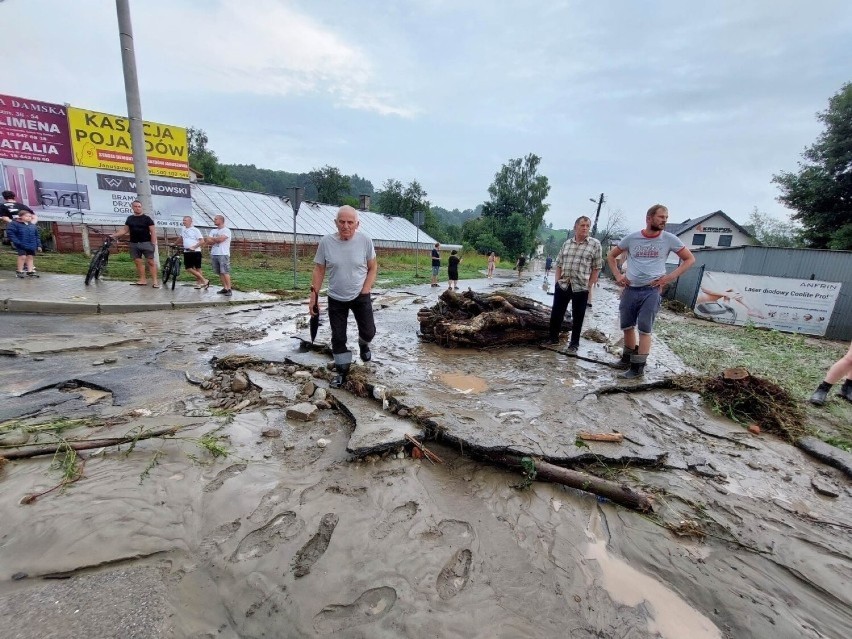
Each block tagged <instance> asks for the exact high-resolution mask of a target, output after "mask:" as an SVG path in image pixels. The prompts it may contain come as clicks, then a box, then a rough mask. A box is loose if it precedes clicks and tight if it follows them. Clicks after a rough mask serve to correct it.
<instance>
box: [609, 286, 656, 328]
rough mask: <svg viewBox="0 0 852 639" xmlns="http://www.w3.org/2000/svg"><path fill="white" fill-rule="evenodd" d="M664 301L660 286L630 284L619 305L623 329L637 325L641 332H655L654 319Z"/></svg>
mask: <svg viewBox="0 0 852 639" xmlns="http://www.w3.org/2000/svg"><path fill="white" fill-rule="evenodd" d="M662 301H663V300H662V296H661V295H660V288H659V287H658V286H628V287H627V288H626V289H624V293H623V294H622V296H621V303H620V304H619V305H618V314H619V316H620V319H621V330H623V331H626V330H627V329H629V328H633V327H634V326H636V327H638V328H639V332H640V333H646V334H651V333H653V332H654V320H655V319H657V312H658V311H659V310H660V305H661V304H662Z"/></svg>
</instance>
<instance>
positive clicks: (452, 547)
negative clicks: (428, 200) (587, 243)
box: [0, 276, 852, 639]
mask: <svg viewBox="0 0 852 639" xmlns="http://www.w3.org/2000/svg"><path fill="white" fill-rule="evenodd" d="M551 282H552V280H551ZM468 284H469V285H471V286H473V287H475V288H477V289H478V290H491V289H493V288H500V287H501V286H506V285H512V286H513V288H512V290H513V292H516V293H520V294H522V295H527V296H531V297H537V298H538V299H541V300H542V301H545V300H546V301H547V303H549V300H550V299H552V298H548V296H547V295H546V291H545V290H543V289H542V287H541V279H540V276H535V277H534V278H530V279H525V280H523V281H522V282H521V283H520V284H518V283H517V280H515V279H510V278H505V279H499V278H498V279H496V280H479V281H475V282H464V283H463V286H462V288H465V285H468ZM440 292H441V289H432V288H430V287H429V286H428V285H427V286H425V287H414V288H411V289H407V290H384V291H381V292H380V293H379V294H378V295H376V296H375V300H374V301H375V308H376V323H377V327H378V335H377V337H376V340H375V342H374V349H373V352H374V357H373V361H372V362H371V363H370V364H369V365H368V366H367V367H366V368H367V371H366V373H367V379H369V381H370V384H371V388H374V391H375V392H374V395H375V396H374V397H373V398H357V397H354V396H353V395H351V394H350V393H347V392H345V391H334V392H331V391H328V390H327V383H326V379H325V376H324V375H323V370H324V366H325V364H326V363H327V362H328V361H330V357H328V356H326V355H324V354H323V353H322V352H317V351H309V350H300V348H299V345H300V340H298V339H294V337H295V338H298V337H302V338H304V337H305V336H306V334H307V328H306V323H305V320H306V313H305V310H306V309H305V306H304V305H303V304H290V303H274V304H262V305H253V306H246V307H230V308H228V309H203V310H200V311H172V312H158V313H137V314H132V315H121V316H117V315H116V316H91V317H88V316H87V317H55V316H54V317H47V316H29V315H11V314H8V315H6V316H5V320H6V321H5V322H4V323H3V326H2V327H0V349H2V350H3V352H7V353H16V355H12V354H9V355H7V356H6V357H4V359H3V363H4V366H3V367H2V370H0V376H2V382H3V384H2V388H3V400H2V404H0V418H2V420H3V423H4V424H7V425H8V424H9V423H10V422H12V421H14V422H15V424H16V428H14V429H11V430H10V429H8V428H7V429H6V431H8V432H4V434H3V435H0V445H5V446H11V445H13V444H14V445H17V444H21V443H23V442H24V441H25V440H26V441H27V442H28V443H33V442H45V441H51V440H55V437H56V435H55V432H56V431H55V430H54V431H49V430H43V432H41V433H36V432H33V431H35V430H38V429H39V428H44V425H46V424H47V425H50V424H53V425H54V426H55V425H56V424H57V420H60V419H64V420H66V427H65V428H63V429H61V436H62V437H65V438H75V437H87V438H93V437H104V436H118V435H123V434H125V433H127V432H130V431H132V432H139V430H138V429H140V428H141V429H152V428H162V427H165V426H179V427H180V430H179V435H178V437H177V438H171V439H168V440H162V439H150V440H146V441H139V442H137V443H136V444H135V446H133V447H132V449H131V448H130V447H129V446H123V447H121V449H120V451H117V450H116V449H115V448H104V449H102V450H93V451H86V452H83V453H81V460H82V459H84V461H85V464H84V466H83V467H82V476H81V477H80V479H79V480H78V481H76V482H74V483H72V484H69V485H68V486H66V487H65V488H64V490H56V491H53V492H51V493H48V494H46V495H44V496H42V497H39V498H38V499H36V500H35V501H33V502H32V503H29V504H22V503H21V499H22V498H24V497H25V496H27V495H33V494H37V493H39V492H42V491H45V490H48V489H49V488H51V487H52V486H54V485H56V484H57V482H59V481H60V480H61V479H62V475H61V473H60V471H58V470H51V469H50V467H51V461H52V460H51V457H50V456H47V457H39V458H33V459H27V460H20V461H14V462H9V463H7V464H5V466H4V467H3V469H2V471H1V472H2V474H0V487H2V490H0V614H2V618H3V630H2V633H0V634H2V636H3V637H22V638H23V637H40V638H41V637H70V636H85V637H92V638H96V637H181V638H182V637H192V638H199V639H200V638H207V637H209V638H213V637H217V638H218V637H234V638H235V637H246V638H259V637H314V636H325V635H331V634H335V636H343V637H507V638H508V637H556V636H560V637H576V638H583V639H586V638H592V637H618V638H628V637H629V638H633V639H640V638H646V637H647V638H651V637H663V638H665V639H682V638H683V637H689V638H690V639H705V638H718V637H725V638H736V639H739V638H745V637H772V638H773V639H786V638H788V637H789V638H791V639H792V638H794V637H795V638H800V637H832V638H841V637H848V636H849V628H852V489H850V483H849V479H848V478H847V477H845V476H844V475H843V474H842V473H841V472H840V471H838V470H835V469H833V468H831V467H828V466H826V465H823V464H821V463H819V462H817V461H815V460H813V459H812V458H810V457H807V456H806V455H805V454H804V453H803V452H802V451H800V450H798V449H797V448H794V447H792V446H790V445H789V444H787V443H785V442H782V441H781V440H778V439H776V438H773V437H771V436H759V437H755V436H752V435H750V434H748V433H747V432H745V431H743V429H742V428H740V427H739V426H737V425H735V424H733V423H731V422H728V421H725V420H723V419H720V418H718V417H716V416H713V415H711V414H710V413H709V412H708V411H706V410H705V408H704V407H703V406H702V404H701V401H700V399H699V398H698V397H697V396H696V395H693V394H690V393H685V392H679V391H660V390H653V391H647V392H640V393H607V392H606V389H608V388H611V387H613V386H614V385H617V384H618V382H616V377H615V375H616V373H617V371H615V370H613V369H611V368H609V367H608V366H606V365H605V364H602V363H597V362H595V361H593V360H600V361H611V360H612V359H614V356H613V355H611V354H610V353H609V352H607V349H608V348H609V349H610V350H611V349H612V347H611V346H610V345H607V344H606V343H598V342H594V341H590V340H583V342H582V344H581V349H580V355H581V357H582V358H580V359H578V358H570V357H566V356H565V355H563V354H561V353H559V352H555V351H552V350H543V349H538V348H536V347H534V346H533V347H517V348H507V349H501V350H496V351H474V350H466V349H445V348H442V347H439V346H436V345H432V344H424V343H422V342H421V341H420V340H419V339H418V337H417V323H416V314H417V310H418V309H419V308H420V307H421V306H424V305H431V304H434V302H435V300H436V297H437V295H438V294H439V293H440ZM615 303H616V302H615V295H614V292H613V291H611V290H609V289H607V288H606V287H604V288H600V289H598V291H596V297H595V301H594V308H593V309H591V313H590V314H589V315H588V316H587V320H586V327H585V328H595V329H598V330H599V331H600V332H601V333H603V334H604V335H606V336H609V337H611V338H612V337H617V331H616V330H615V329H616V328H617V327H616V325H615V321H616V320H615V317H616V315H615ZM327 330H328V327H327V325H324V326H321V327H320V334H319V337H318V341H319V342H324V341H327V339H328V333H327ZM350 341H351V343H354V340H350ZM234 355H242V356H247V357H251V358H254V360H253V361H260V362H263V364H262V365H257V366H254V367H251V368H250V369H247V370H226V371H221V370H214V368H213V366H212V365H211V359H212V358H214V357H216V358H224V357H227V356H234ZM680 370H683V367H682V365H681V364H680V362H679V361H678V360H677V358H675V357H674V356H673V355H672V354H671V352H670V351H668V349H666V348H665V345H664V344H656V345H655V347H654V351H653V352H652V356H651V359H650V361H649V368H648V374H647V376H648V378H649V379H650V380H654V379H661V378H662V377H664V376H665V375H669V374H671V373H672V372H677V371H680ZM244 382H245V385H244ZM199 384H201V385H199ZM235 389H240V390H235ZM389 397H393V398H394V399H395V403H391V404H390V406H389V404H388V398H389ZM297 405H300V406H297ZM401 406H404V409H403V410H399V409H400V407H401ZM294 407H296V408H295V409H294ZM414 415H418V416H421V417H422V416H424V415H425V416H428V420H429V422H430V423H432V424H433V425H436V426H438V427H439V430H440V433H441V436H440V441H431V442H428V443H427V445H428V446H429V447H430V449H432V450H434V452H435V453H437V454H438V455H440V457H441V458H442V459H443V460H444V463H443V464H432V463H430V462H428V461H427V460H425V459H413V458H412V457H411V456H410V448H409V447H405V448H403V445H402V442H403V441H404V434H405V433H414V434H420V432H421V431H422V424H420V423H417V422H416V421H415V420H413V419H412V417H413V416H414ZM87 418H88V419H90V420H91V421H90V422H88V423H83V422H73V421H70V422H69V421H68V420H75V419H87ZM303 418H307V419H308V420H307V421H303ZM38 425H41V426H38ZM134 429H136V430H134ZM581 430H585V431H607V432H610V431H614V430H615V431H618V432H620V433H623V434H624V441H623V442H622V443H620V444H613V443H604V442H588V443H587V444H586V445H578V440H577V433H578V432H579V431H581ZM205 436H206V438H205ZM203 441H207V442H208V444H209V442H211V441H213V442H215V443H216V446H221V447H224V448H225V449H227V455H226V456H224V457H222V456H219V457H216V456H214V453H215V452H216V451H218V450H219V448H217V447H216V446H212V447H211V446H207V447H205V446H204V445H203ZM347 449H349V450H347ZM4 450H7V449H4ZM350 450H354V451H356V452H357V453H358V455H353V454H352V453H351V452H349V451H350ZM382 450H384V452H376V451H382ZM495 451H510V452H517V453H520V454H526V455H535V456H541V457H545V458H547V459H548V460H550V461H554V462H558V463H562V464H566V465H571V466H572V467H578V468H591V469H593V471H594V472H595V473H596V474H599V475H602V476H605V477H607V478H610V479H614V480H616V481H622V482H625V483H627V484H629V485H630V486H632V487H635V488H640V489H643V490H646V491H649V492H651V493H653V495H654V498H655V512H654V513H653V514H646V515H643V514H639V513H636V512H633V511H631V510H628V509H625V508H623V507H619V506H616V505H613V504H612V503H610V502H607V501H605V500H601V499H598V498H596V497H595V496H594V495H590V494H588V493H585V492H582V491H578V490H573V489H569V488H564V487H561V486H557V485H552V484H546V483H542V482H533V483H532V485H530V486H529V487H527V488H525V489H521V488H518V487H517V486H518V485H519V484H521V483H522V477H521V476H520V475H519V474H518V473H515V472H510V471H507V470H503V469H500V468H496V467H494V466H493V465H491V464H489V463H487V462H485V461H483V460H482V458H481V455H483V454H486V453H489V452H495ZM367 453H369V454H367ZM831 495H834V496H831Z"/></svg>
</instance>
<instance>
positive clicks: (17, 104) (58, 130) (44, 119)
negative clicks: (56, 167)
mask: <svg viewBox="0 0 852 639" xmlns="http://www.w3.org/2000/svg"><path fill="white" fill-rule="evenodd" d="M0 158H4V159H9V160H28V161H32V162H51V163H54V164H71V139H70V138H69V136H68V118H67V113H66V112H65V107H64V106H63V105H61V104H51V103H49V102H39V101H38V100H28V99H26V98H17V97H14V96H11V95H2V94H0ZM13 190H14V189H13ZM15 192H16V193H17V191H15Z"/></svg>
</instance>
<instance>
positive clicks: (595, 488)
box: [485, 453, 654, 513]
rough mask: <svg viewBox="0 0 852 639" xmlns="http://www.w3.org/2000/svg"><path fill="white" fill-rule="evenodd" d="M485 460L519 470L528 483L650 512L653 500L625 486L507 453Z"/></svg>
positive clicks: (531, 458)
mask: <svg viewBox="0 0 852 639" xmlns="http://www.w3.org/2000/svg"><path fill="white" fill-rule="evenodd" d="M485 457H486V458H487V459H489V460H490V461H493V462H495V463H498V464H500V465H502V466H506V467H508V468H512V469H515V470H522V471H523V472H524V474H525V477H526V478H527V480H528V481H530V482H531V481H534V480H536V479H544V480H546V481H550V482H553V483H556V484H562V485H563V486H570V487H572V488H576V489H578V490H583V491H585V492H588V493H592V494H595V495H599V496H600V497H605V498H606V499H609V500H610V501H612V502H614V503H616V504H619V505H621V506H627V507H628V508H632V509H633V510H638V511H639V512H643V513H649V512H653V510H654V500H653V497H652V496H651V495H649V494H647V493H644V492H642V491H639V490H635V489H633V488H631V487H630V486H628V485H627V484H625V483H617V482H614V481H610V480H608V479H602V478H601V477H596V476H595V475H590V474H589V473H584V472H581V471H578V470H571V469H569V468H563V467H562V466H557V465H556V464H551V463H550V462H547V461H544V460H543V459H536V458H533V457H520V456H518V455H510V454H507V453H493V454H488V455H486V456H485Z"/></svg>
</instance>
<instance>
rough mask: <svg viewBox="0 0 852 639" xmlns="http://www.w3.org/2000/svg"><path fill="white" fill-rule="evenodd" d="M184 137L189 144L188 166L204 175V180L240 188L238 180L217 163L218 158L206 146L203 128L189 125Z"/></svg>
mask: <svg viewBox="0 0 852 639" xmlns="http://www.w3.org/2000/svg"><path fill="white" fill-rule="evenodd" d="M186 137H187V142H188V144H189V166H191V167H192V168H193V169H195V170H196V171H198V172H199V173H201V174H202V175H203V176H204V177H203V181H204V182H207V183H208V184H219V185H220V186H228V187H231V188H242V184H241V183H240V182H239V180H237V179H236V178H235V177H234V176H232V175H231V173H230V172H229V171H228V169H227V168H225V167H224V166H222V165H221V164H219V158H218V157H216V154H215V153H214V152H213V151H212V150H211V149H208V148H207V143H208V142H209V140H208V139H207V133H205V132H204V130H203V129H196V128H195V127H192V126H191V127H189V128H188V129H187V130H186Z"/></svg>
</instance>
